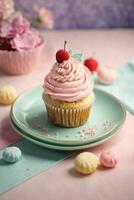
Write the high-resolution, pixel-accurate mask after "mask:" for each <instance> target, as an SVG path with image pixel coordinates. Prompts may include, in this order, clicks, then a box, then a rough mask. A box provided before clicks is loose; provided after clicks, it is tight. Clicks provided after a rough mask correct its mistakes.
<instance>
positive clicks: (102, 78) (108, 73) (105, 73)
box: [97, 67, 117, 84]
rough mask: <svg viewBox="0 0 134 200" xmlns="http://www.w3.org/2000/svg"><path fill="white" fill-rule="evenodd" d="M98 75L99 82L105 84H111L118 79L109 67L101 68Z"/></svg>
mask: <svg viewBox="0 0 134 200" xmlns="http://www.w3.org/2000/svg"><path fill="white" fill-rule="evenodd" d="M97 75H98V80H99V82H100V83H103V84H111V83H112V82H113V81H114V80H115V79H116V77H117V74H116V71H115V70H114V69H112V68H107V67H102V68H101V67H99V68H98V70H97Z"/></svg>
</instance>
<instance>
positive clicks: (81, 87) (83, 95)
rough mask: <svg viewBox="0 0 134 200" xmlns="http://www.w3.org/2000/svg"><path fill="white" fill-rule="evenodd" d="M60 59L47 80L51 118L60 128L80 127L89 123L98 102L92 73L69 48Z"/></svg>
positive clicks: (48, 109) (60, 51)
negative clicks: (76, 58) (69, 52)
mask: <svg viewBox="0 0 134 200" xmlns="http://www.w3.org/2000/svg"><path fill="white" fill-rule="evenodd" d="M56 59H57V62H56V63H55V64H54V66H53V67H52V69H51V71H50V72H49V74H48V75H47V76H46V77H45V79H44V89H45V90H44V93H43V100H44V102H45V104H46V108H47V112H48V117H49V119H50V120H51V121H52V122H53V123H54V124H56V125H59V126H63V127H77V126H80V125H82V124H84V123H85V122H86V121H87V119H88V117H89V113H90V110H91V106H92V103H93V101H94V94H93V82H92V79H91V73H90V71H89V70H88V69H87V68H86V67H84V65H83V64H82V63H80V62H78V61H77V60H75V59H74V58H72V57H71V55H69V54H68V52H67V51H66V50H65V48H64V50H59V51H58V52H57V54H56Z"/></svg>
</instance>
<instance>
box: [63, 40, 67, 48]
mask: <svg viewBox="0 0 134 200" xmlns="http://www.w3.org/2000/svg"><path fill="white" fill-rule="evenodd" d="M66 44H67V41H66V40H65V42H64V50H65V49H66Z"/></svg>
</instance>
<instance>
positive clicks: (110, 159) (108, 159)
mask: <svg viewBox="0 0 134 200" xmlns="http://www.w3.org/2000/svg"><path fill="white" fill-rule="evenodd" d="M117 163H118V157H117V155H116V154H115V153H113V152H112V151H104V152H102V153H101V155H100V164H101V165H102V166H103V167H106V168H113V167H115V166H116V165H117Z"/></svg>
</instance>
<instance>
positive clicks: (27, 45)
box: [0, 12, 45, 75]
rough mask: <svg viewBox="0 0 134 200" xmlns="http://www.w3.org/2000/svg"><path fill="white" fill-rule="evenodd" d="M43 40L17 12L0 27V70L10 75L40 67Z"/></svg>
mask: <svg viewBox="0 0 134 200" xmlns="http://www.w3.org/2000/svg"><path fill="white" fill-rule="evenodd" d="M44 44H45V43H44V39H43V37H42V36H41V35H40V34H39V32H38V31H37V30H35V29H33V28H31V27H30V25H29V22H28V21H27V20H26V19H25V18H23V16H22V15H21V14H20V13H19V12H17V13H14V14H13V15H11V16H10V18H8V19H6V20H3V21H2V23H1V27H0V69H1V70H3V71H4V72H6V73H8V74H11V75H19V74H20V75H21V74H27V73H30V72H31V71H32V70H33V69H34V68H37V67H39V66H40V65H41V59H42V51H43V48H44Z"/></svg>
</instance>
